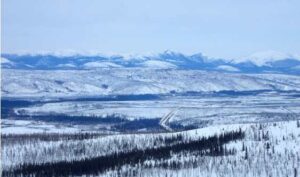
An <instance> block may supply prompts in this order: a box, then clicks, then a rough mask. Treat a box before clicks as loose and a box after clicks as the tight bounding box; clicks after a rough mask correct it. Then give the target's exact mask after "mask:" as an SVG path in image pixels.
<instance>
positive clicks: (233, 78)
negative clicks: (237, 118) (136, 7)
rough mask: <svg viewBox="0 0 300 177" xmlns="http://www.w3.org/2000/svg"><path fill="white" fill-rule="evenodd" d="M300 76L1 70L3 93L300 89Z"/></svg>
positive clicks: (62, 94) (60, 94) (49, 94)
mask: <svg viewBox="0 0 300 177" xmlns="http://www.w3.org/2000/svg"><path fill="white" fill-rule="evenodd" d="M299 86H300V76H295V75H294V76H293V75H283V74H239V73H221V72H206V71H199V70H197V71H196V70H176V69H125V68H114V69H109V68H101V69H97V70H51V71H49V70H13V69H3V70H2V86H1V93H2V96H4V97H48V98H49V97H68V96H97V95H98V96H99V95H115V94H163V93H169V92H171V91H176V92H187V91H195V92H211V91H223V90H235V91H247V90H300V87H299Z"/></svg>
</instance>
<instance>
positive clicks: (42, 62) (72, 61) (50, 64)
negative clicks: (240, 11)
mask: <svg viewBox="0 0 300 177" xmlns="http://www.w3.org/2000/svg"><path fill="white" fill-rule="evenodd" d="M1 64H2V68H11V69H47V70H48V69H51V70H53V69H95V68H136V67H139V68H154V69H168V68H172V69H174V68H177V69H197V70H198V69H199V70H207V71H224V72H240V73H269V72H272V73H288V74H297V75H298V74H300V57H299V56H296V55H289V54H283V53H279V52H273V51H267V52H261V53H256V54H253V55H250V56H248V57H244V58H241V59H235V60H232V59H215V58H209V57H206V56H204V55H202V54H201V53H198V54H194V55H185V54H182V53H178V52H173V51H165V52H162V53H158V54H151V55H129V56H122V55H99V54H97V55H96V54H95V55H79V54H73V55H57V54H35V55H14V54H2V56H1Z"/></svg>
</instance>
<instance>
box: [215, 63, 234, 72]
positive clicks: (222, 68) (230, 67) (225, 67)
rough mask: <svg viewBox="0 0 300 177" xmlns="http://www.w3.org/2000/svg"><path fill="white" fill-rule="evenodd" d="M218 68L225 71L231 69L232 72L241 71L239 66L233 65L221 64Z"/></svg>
mask: <svg viewBox="0 0 300 177" xmlns="http://www.w3.org/2000/svg"><path fill="white" fill-rule="evenodd" d="M217 69H218V70H224V71H231V72H238V71H240V70H239V69H238V68H235V67H233V66H229V65H220V66H218V67H217Z"/></svg>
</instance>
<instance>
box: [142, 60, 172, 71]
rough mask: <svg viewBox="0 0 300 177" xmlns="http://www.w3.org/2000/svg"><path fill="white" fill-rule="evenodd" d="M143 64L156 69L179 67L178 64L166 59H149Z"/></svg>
mask: <svg viewBox="0 0 300 177" xmlns="http://www.w3.org/2000/svg"><path fill="white" fill-rule="evenodd" d="M143 66H145V67H149V68H155V69H168V68H177V66H176V65H174V64H172V63H169V62H164V61H159V60H148V61H145V62H144V63H143Z"/></svg>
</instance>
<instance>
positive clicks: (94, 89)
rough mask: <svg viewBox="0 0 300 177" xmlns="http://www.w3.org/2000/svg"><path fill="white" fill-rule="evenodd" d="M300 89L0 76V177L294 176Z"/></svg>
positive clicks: (152, 77)
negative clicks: (0, 137)
mask: <svg viewBox="0 0 300 177" xmlns="http://www.w3.org/2000/svg"><path fill="white" fill-rule="evenodd" d="M106 64H107V63H106ZM149 64H151V65H157V63H151V62H150V63H149ZM107 65H109V66H112V65H111V64H107ZM89 66H91V64H90V65H89ZM299 86H300V77H299V76H298V75H287V74H276V73H268V74H267V73H260V74H245V73H228V72H216V71H201V70H181V69H175V68H172V69H170V68H168V69H157V68H147V69H145V68H121V67H114V68H101V69H99V68H98V69H95V68H93V69H90V68H89V69H83V70H20V69H3V70H2V85H1V93H2V99H1V118H2V120H1V136H2V144H1V154H2V156H1V161H2V162H3V163H2V167H3V170H4V171H3V173H2V175H3V176H22V175H23V176H30V175H32V176H85V175H90V176H108V177H110V176H111V177H115V176H125V177H126V176H130V177H131V176H148V177H152V176H153V177H154V176H180V177H181V176H182V177H183V176H184V177H185V176H189V177H194V176H207V177H217V176H226V177H227V176H249V177H252V176H265V177H269V176H278V177H283V176H297V175H298V173H299V171H300V169H299V166H300V165H299V163H300V157H299V154H300V151H299V150H300V149H299V148H298V147H299V145H300V144H299V142H300V141H299V137H300V134H299V130H300V122H299V118H300V87H299ZM49 169H52V170H49Z"/></svg>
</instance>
